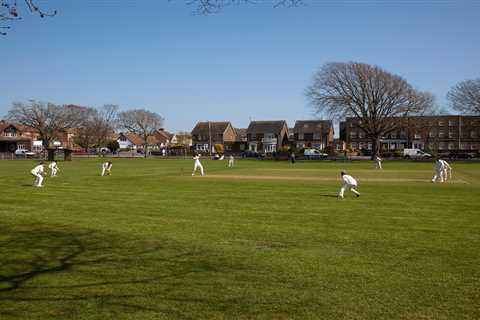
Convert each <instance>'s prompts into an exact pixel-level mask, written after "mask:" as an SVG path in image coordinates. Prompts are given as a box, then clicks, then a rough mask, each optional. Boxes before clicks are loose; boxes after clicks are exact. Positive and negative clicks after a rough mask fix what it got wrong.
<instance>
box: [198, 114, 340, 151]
mask: <svg viewBox="0 0 480 320" xmlns="http://www.w3.org/2000/svg"><path fill="white" fill-rule="evenodd" d="M333 142H334V129H333V123H332V121H330V120H299V121H296V122H295V126H294V127H293V128H289V127H288V124H287V121H285V120H274V121H251V122H250V124H249V126H248V128H235V127H234V126H233V125H232V123H231V122H230V121H215V122H212V121H208V122H198V123H197V124H196V125H195V127H194V128H193V130H192V143H193V148H194V150H195V151H197V152H209V151H210V150H211V151H212V152H215V146H216V145H222V146H223V148H224V150H225V151H226V152H242V151H251V152H258V153H273V152H278V151H280V150H283V149H286V148H290V147H292V145H293V146H294V147H295V148H297V149H300V148H306V147H310V148H317V149H320V150H323V149H325V148H326V147H327V146H329V145H332V144H333Z"/></svg>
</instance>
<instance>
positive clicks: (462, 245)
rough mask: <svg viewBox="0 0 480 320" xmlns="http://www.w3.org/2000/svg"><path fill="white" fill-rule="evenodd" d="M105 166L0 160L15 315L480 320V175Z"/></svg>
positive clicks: (5, 289) (410, 167)
mask: <svg viewBox="0 0 480 320" xmlns="http://www.w3.org/2000/svg"><path fill="white" fill-rule="evenodd" d="M100 163H101V159H98V160H77V161H73V162H70V163H60V164H59V166H60V169H61V171H60V172H59V177H58V178H46V180H45V187H44V188H42V189H36V188H33V187H31V186H30V185H31V183H32V181H33V177H31V176H30V175H29V171H30V169H31V168H32V167H33V165H34V162H31V161H3V162H0V178H1V179H0V187H1V190H2V192H1V195H0V199H1V201H0V203H1V206H0V219H1V220H0V221H1V222H0V318H1V319H2V320H3V319H479V318H480V254H479V253H480V202H479V201H480V164H475V163H453V181H451V182H448V183H445V184H439V183H437V184H432V183H431V182H430V179H431V177H432V173H433V171H432V170H433V169H432V168H433V163H414V162H388V161H386V162H384V167H385V169H384V170H382V171H380V170H374V169H373V163H371V162H297V163H296V164H295V165H291V164H290V163H287V162H273V161H256V160H244V161H237V162H236V167H235V168H233V169H228V168H226V166H227V163H226V162H225V161H224V162H220V161H203V164H204V167H205V171H206V174H207V175H206V176H205V177H200V176H195V177H192V176H191V169H192V167H193V161H192V160H160V159H147V160H144V159H122V160H117V159H114V160H113V169H112V176H110V177H100V176H99V174H100ZM342 169H346V170H348V172H349V173H350V174H352V175H353V176H354V177H356V178H358V180H359V182H360V186H359V191H360V192H361V193H362V196H361V197H360V198H355V197H354V196H353V194H351V193H346V198H345V199H344V200H338V199H336V197H335V195H336V193H337V191H338V189H339V187H340V176H339V172H340V170H342Z"/></svg>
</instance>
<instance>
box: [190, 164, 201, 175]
mask: <svg viewBox="0 0 480 320" xmlns="http://www.w3.org/2000/svg"><path fill="white" fill-rule="evenodd" d="M198 168H200V173H201V174H202V176H203V166H202V164H201V163H200V162H195V165H194V166H193V172H192V176H194V175H195V172H196V171H197V169H198Z"/></svg>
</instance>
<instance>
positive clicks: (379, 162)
mask: <svg viewBox="0 0 480 320" xmlns="http://www.w3.org/2000/svg"><path fill="white" fill-rule="evenodd" d="M375 168H377V169H382V161H375Z"/></svg>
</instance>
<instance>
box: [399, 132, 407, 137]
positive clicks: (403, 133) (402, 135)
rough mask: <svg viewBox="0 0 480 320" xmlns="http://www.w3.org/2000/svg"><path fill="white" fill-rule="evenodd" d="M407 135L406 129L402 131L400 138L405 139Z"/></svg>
mask: <svg viewBox="0 0 480 320" xmlns="http://www.w3.org/2000/svg"><path fill="white" fill-rule="evenodd" d="M406 137H407V133H406V132H405V131H403V130H402V131H400V138H401V139H405V138H406Z"/></svg>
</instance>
